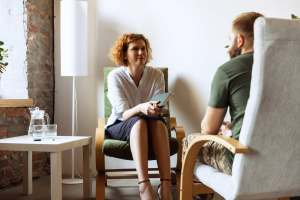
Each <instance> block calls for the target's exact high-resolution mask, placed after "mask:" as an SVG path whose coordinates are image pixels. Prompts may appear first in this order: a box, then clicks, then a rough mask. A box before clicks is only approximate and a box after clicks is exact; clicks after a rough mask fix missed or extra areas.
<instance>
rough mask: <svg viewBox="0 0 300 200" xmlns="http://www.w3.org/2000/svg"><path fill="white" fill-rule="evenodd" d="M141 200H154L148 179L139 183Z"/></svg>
mask: <svg viewBox="0 0 300 200" xmlns="http://www.w3.org/2000/svg"><path fill="white" fill-rule="evenodd" d="M138 184H139V191H140V197H141V200H155V194H154V191H153V188H152V185H151V183H150V180H149V179H146V180H143V181H139V182H138Z"/></svg>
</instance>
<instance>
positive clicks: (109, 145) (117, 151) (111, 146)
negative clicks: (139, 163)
mask: <svg viewBox="0 0 300 200" xmlns="http://www.w3.org/2000/svg"><path fill="white" fill-rule="evenodd" d="M169 141H170V154H171V155H174V154H176V153H177V151H178V141H177V140H176V138H172V137H171V138H170V140H169ZM103 152H104V154H105V155H107V156H111V157H115V158H120V159H125V160H132V155H131V151H130V145H129V143H128V142H127V141H121V140H114V139H105V140H104V143H103ZM148 159H149V160H155V155H154V152H153V150H152V146H149V151H148Z"/></svg>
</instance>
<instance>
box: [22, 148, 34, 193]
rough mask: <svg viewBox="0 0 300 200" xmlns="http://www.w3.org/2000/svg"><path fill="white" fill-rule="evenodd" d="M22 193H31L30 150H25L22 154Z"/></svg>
mask: <svg viewBox="0 0 300 200" xmlns="http://www.w3.org/2000/svg"><path fill="white" fill-rule="evenodd" d="M23 161H24V168H23V193H24V194H26V195H30V194H32V151H25V152H24V156H23Z"/></svg>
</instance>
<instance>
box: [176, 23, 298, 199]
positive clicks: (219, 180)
mask: <svg viewBox="0 0 300 200" xmlns="http://www.w3.org/2000/svg"><path fill="white" fill-rule="evenodd" d="M254 30H255V31H254V35H255V40H254V63H253V70H252V80H251V88H250V97H249V100H248V104H247V108H246V112H245V117H244V121H243V127H242V130H241V134H240V138H239V141H236V140H234V139H231V138H225V137H221V136H207V135H204V136H199V138H197V140H196V141H194V142H193V143H192V144H191V145H190V146H189V148H188V150H187V152H186V154H185V157H184V158H183V165H182V174H181V184H180V187H181V191H180V199H181V200H189V199H192V196H193V195H195V194H199V193H211V192H216V193H218V194H219V195H221V196H223V197H224V198H225V199H226V200H233V199H243V200H244V199H270V198H283V197H293V196H300V144H299V143H300V120H299V119H300V20H283V19H272V18H259V19H257V20H256V22H255V27H254ZM208 140H214V141H216V142H219V143H222V144H223V145H225V146H226V147H227V148H228V149H230V150H231V151H232V152H233V153H236V155H235V158H234V161H233V168H232V175H231V176H229V175H226V174H223V173H221V172H219V171H217V170H215V169H214V168H212V167H210V166H207V165H204V164H202V163H199V162H196V157H197V153H198V151H199V149H200V148H201V146H202V145H203V144H204V143H205V141H208ZM193 176H196V177H197V178H198V179H199V180H200V181H201V183H202V184H199V183H198V184H196V183H195V182H193ZM287 199H288V198H287Z"/></svg>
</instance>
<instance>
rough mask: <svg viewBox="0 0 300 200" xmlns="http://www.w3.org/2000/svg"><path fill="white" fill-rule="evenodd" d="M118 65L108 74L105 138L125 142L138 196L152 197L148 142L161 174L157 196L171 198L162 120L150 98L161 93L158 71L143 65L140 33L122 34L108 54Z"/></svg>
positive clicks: (145, 53) (144, 45) (146, 52)
mask: <svg viewBox="0 0 300 200" xmlns="http://www.w3.org/2000/svg"><path fill="white" fill-rule="evenodd" d="M110 57H111V60H112V61H113V62H114V63H115V64H116V65H118V66H120V67H118V68H116V69H114V70H113V71H111V72H110V74H109V75H108V82H107V83H108V99H109V101H110V103H111V105H112V113H111V115H110V117H109V119H108V123H107V126H106V130H105V132H106V137H108V138H113V139H118V140H124V141H128V142H129V143H130V149H131V153H132V157H133V160H134V161H135V164H136V168H137V174H138V184H139V192H140V197H141V199H147V200H148V199H155V196H156V195H155V192H154V191H153V188H152V185H151V183H150V181H149V175H148V144H149V141H151V143H152V145H153V151H154V153H155V155H156V158H157V165H158V169H159V173H160V177H161V179H160V180H161V184H160V187H159V188H160V189H159V191H158V195H159V197H160V198H161V199H166V200H169V199H172V197H171V191H170V189H171V182H170V179H171V170H170V157H169V154H170V147H169V138H168V131H167V128H166V125H165V122H164V121H163V119H162V118H161V117H160V114H161V112H162V110H161V108H159V107H158V105H157V103H158V102H154V101H150V99H151V98H152V97H153V96H155V95H157V94H159V93H163V92H164V88H165V82H164V76H163V73H162V72H161V71H160V70H157V69H155V68H152V67H149V66H146V64H147V63H148V62H149V60H150V59H151V48H150V44H149V41H148V40H147V39H146V38H145V37H144V36H143V35H141V34H133V33H130V34H124V35H122V36H121V37H120V38H119V39H117V41H116V42H115V44H114V46H113V47H112V49H111V53H110Z"/></svg>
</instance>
